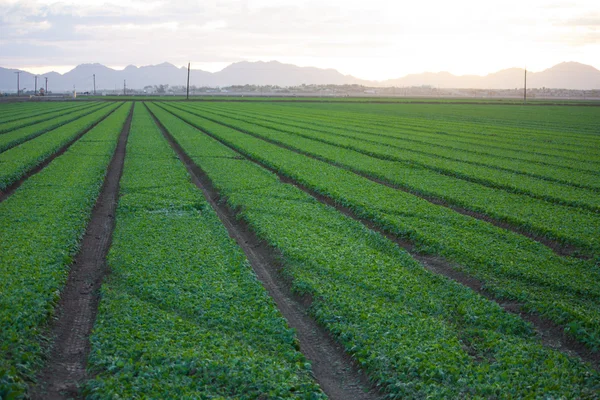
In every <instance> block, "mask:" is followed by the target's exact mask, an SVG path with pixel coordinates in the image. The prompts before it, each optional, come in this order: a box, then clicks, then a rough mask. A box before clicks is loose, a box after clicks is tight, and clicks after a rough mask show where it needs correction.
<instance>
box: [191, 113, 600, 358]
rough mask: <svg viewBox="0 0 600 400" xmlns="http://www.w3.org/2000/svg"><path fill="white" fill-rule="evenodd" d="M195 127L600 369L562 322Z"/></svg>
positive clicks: (555, 346) (594, 354)
mask: <svg viewBox="0 0 600 400" xmlns="http://www.w3.org/2000/svg"><path fill="white" fill-rule="evenodd" d="M182 120H183V119H182ZM183 121H185V120H183ZM185 122H186V123H188V122H187V121H185ZM188 124H189V125H191V126H194V125H193V124H190V123H188ZM194 128H196V129H198V130H199V131H201V132H202V133H204V134H206V135H208V136H210V137H211V138H213V139H215V140H216V141H218V142H219V143H221V144H223V145H224V146H226V147H228V148H229V149H231V150H233V151H235V152H236V153H238V154H241V155H243V156H244V157H245V158H247V159H248V160H250V161H252V162H254V163H255V164H257V165H259V166H260V167H262V168H265V169H267V170H269V171H271V172H272V173H274V174H276V175H277V176H278V177H279V179H280V180H281V181H282V182H285V183H288V184H291V185H294V186H295V187H297V188H298V189H300V190H302V191H304V192H305V193H307V194H309V195H310V196H312V197H314V198H315V199H317V200H318V201H320V202H321V203H323V204H326V205H328V206H331V207H333V208H335V209H336V210H338V211H339V212H341V213H342V214H344V215H346V216H348V217H350V218H352V219H354V220H357V221H359V222H361V223H362V224H363V225H365V226H366V227H367V228H369V229H371V230H373V231H375V232H377V233H379V234H381V235H383V236H385V237H386V238H388V239H389V240H391V241H392V242H394V243H396V244H397V245H398V246H399V247H401V248H403V249H404V250H406V251H407V252H408V253H409V254H410V255H411V256H412V257H413V258H414V259H416V260H417V261H419V262H420V263H421V264H422V265H423V267H424V268H426V269H427V270H429V271H431V272H433V273H436V274H439V275H444V276H446V277H447V278H449V279H452V280H454V281H456V282H458V283H460V284H462V285H464V286H467V287H469V288H470V289H472V290H474V291H475V292H477V293H479V294H481V295H482V296H484V297H485V298H487V299H488V300H490V301H493V302H495V303H497V304H498V305H500V306H501V307H502V308H503V309H504V310H505V311H507V312H509V313H511V314H516V315H519V316H520V317H521V318H523V319H524V320H526V321H528V322H530V323H531V324H532V325H533V326H534V328H535V330H536V332H537V335H538V337H539V338H540V339H541V341H542V343H543V344H544V345H545V346H547V347H550V348H553V349H555V350H558V351H561V352H563V353H565V354H567V355H569V356H571V357H578V358H581V359H582V360H583V361H585V362H588V363H590V364H591V365H592V366H593V367H594V368H595V369H597V370H598V369H600V352H593V351H592V350H590V349H589V348H587V347H586V346H585V345H584V344H583V343H580V342H578V341H577V340H575V339H573V338H571V337H570V336H568V335H567V334H566V333H565V330H564V327H561V326H560V325H558V324H556V323H554V322H552V321H550V320H548V319H546V318H544V317H542V316H540V315H538V314H535V313H528V312H526V311H524V310H523V307H522V304H520V303H518V302H514V301H506V300H503V299H499V298H497V297H495V296H494V295H493V294H492V293H490V292H489V291H486V290H485V286H484V283H483V282H482V281H480V280H478V279H476V278H474V277H472V276H469V275H467V274H466V273H464V272H462V271H460V270H458V269H457V268H456V265H454V264H453V263H451V262H448V261H447V260H445V259H443V258H442V257H438V256H431V255H423V254H419V253H417V252H416V251H415V245H414V244H413V243H411V242H409V241H406V240H403V239H400V238H398V237H397V236H395V235H393V234H390V233H388V232H386V231H384V230H383V229H382V228H380V227H379V226H377V225H376V224H375V223H374V222H372V221H370V220H367V219H365V218H362V217H359V216H357V215H356V214H355V213H354V212H353V211H352V210H351V209H350V208H348V207H344V206H342V205H340V204H337V203H336V202H335V200H333V199H331V198H330V197H327V196H324V195H322V194H320V193H317V192H315V191H314V190H311V189H309V188H307V187H305V186H304V185H302V184H300V183H298V182H296V181H295V180H293V179H291V178H289V177H287V176H285V175H283V174H281V173H279V172H278V171H276V170H274V169H273V168H271V167H269V166H267V165H265V164H263V163H262V162H260V161H258V160H255V159H253V158H251V157H249V156H247V155H245V154H243V153H241V152H240V151H239V150H238V149H236V148H235V147H233V146H231V145H229V144H228V143H226V142H224V141H223V140H221V139H219V138H218V137H216V136H214V135H212V134H211V133H209V132H206V131H205V130H202V129H200V128H198V127H196V126H194Z"/></svg>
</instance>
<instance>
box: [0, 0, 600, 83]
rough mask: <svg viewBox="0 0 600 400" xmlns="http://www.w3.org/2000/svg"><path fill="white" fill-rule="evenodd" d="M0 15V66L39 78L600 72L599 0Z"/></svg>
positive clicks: (144, 7)
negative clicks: (284, 71) (244, 67)
mask: <svg viewBox="0 0 600 400" xmlns="http://www.w3.org/2000/svg"><path fill="white" fill-rule="evenodd" d="M0 11H1V12H0V25H1V27H2V32H3V35H2V37H1V38H0V49H1V53H2V66H4V67H7V68H18V69H23V70H26V71H29V72H32V73H38V74H41V73H44V72H50V71H52V70H54V71H55V72H59V73H64V72H67V71H68V70H70V69H72V68H74V67H75V66H76V65H78V64H82V63H95V62H97V63H101V64H103V65H106V66H109V67H113V68H115V69H119V68H124V67H125V66H126V65H129V64H133V65H136V66H142V65H156V64H160V63H162V62H165V61H168V62H170V63H172V64H174V65H176V66H178V67H179V66H183V65H187V63H188V61H189V62H191V63H192V66H193V68H194V69H202V70H205V71H210V72H216V71H219V70H222V69H223V68H224V67H226V66H227V65H229V64H231V63H234V62H238V61H259V60H262V61H269V60H277V61H280V62H282V63H288V64H294V65H298V66H314V67H318V68H333V69H336V70H338V71H340V72H341V73H343V74H347V75H352V76H355V77H357V78H361V79H368V80H379V81H380V80H385V79H393V78H398V77H402V76H405V75H407V74H412V73H422V72H450V73H452V74H454V75H480V76H483V75H487V74H489V73H494V72H497V71H499V70H502V69H507V68H514V67H517V68H523V67H525V66H527V69H528V70H530V71H536V72H537V71H542V70H544V69H547V68H550V67H552V66H553V65H555V64H559V63H561V62H566V61H575V62H579V63H582V64H587V65H591V66H594V67H595V68H598V69H600V8H599V7H598V6H597V5H596V4H595V2H594V1H554V2H548V1H542V0H533V1H528V2H522V1H516V0H505V1H502V2H484V3H481V2H475V1H466V0H465V1H458V2H453V3H451V4H448V3H446V2H439V1H427V0H424V1H421V2H419V3H418V4H401V3H398V2H397V3H391V4H390V3H389V2H387V1H383V0H372V1H370V2H368V3H365V2H363V1H359V0H343V1H342V0H329V1H313V0H310V1H305V2H302V3H301V4H299V3H298V2H297V1H291V0H280V1H274V0H225V1H218V2H217V1H215V2H210V3H207V2H199V1H187V0H181V1H170V2H166V1H162V0H155V1H152V0H150V1H140V0H119V1H117V0H105V1H104V2H103V4H102V6H98V5H97V2H95V1H91V0H79V1H76V0H65V1H61V2H57V1H54V0H19V1H15V0H0Z"/></svg>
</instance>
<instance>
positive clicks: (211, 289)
mask: <svg viewBox="0 0 600 400" xmlns="http://www.w3.org/2000/svg"><path fill="white" fill-rule="evenodd" d="M115 165H117V167H115ZM119 165H120V166H119ZM115 168H117V169H116V170H115ZM107 171H108V172H107ZM110 185H112V186H113V187H114V188H116V189H114V190H113V192H114V193H113V194H112V195H113V196H114V199H113V200H110V199H109V200H104V201H105V202H107V204H109V203H111V202H112V204H113V205H115V206H114V207H113V208H112V209H111V210H112V211H110V212H105V215H104V214H102V211H101V208H102V207H101V206H100V203H101V201H102V200H101V199H103V198H104V197H105V196H106V195H107V193H109V192H110V189H107V187H111V186H110ZM0 190H1V192H0V226H1V228H0V398H26V397H27V396H33V397H34V398H35V397H39V394H40V393H44V391H49V392H52V391H53V390H54V391H56V393H57V396H59V397H57V398H60V396H63V398H67V397H68V396H83V397H86V398H92V399H105V398H107V399H108V398H216V397H225V398H325V397H330V398H425V397H431V398H599V397H600V373H599V372H598V371H599V368H600V107H596V106H585V105H580V106H562V105H528V106H519V105H514V104H512V105H499V104H457V103H452V102H449V103H440V104H411V103H391V104H382V103H364V102H356V103H355V102H350V101H348V102H318V101H315V102H312V101H302V102H294V101H288V102H269V101H262V100H261V99H254V100H253V101H222V100H220V101H207V100H206V99H205V100H203V101H191V102H184V101H169V102H167V101H135V102H131V101H127V102H112V101H93V102H72V103H60V104H54V103H42V104H2V105H0ZM111 193H112V192H111ZM103 215H104V216H103ZM103 218H104V219H103ZM97 221H100V222H97ZM98 226H105V227H107V228H105V229H104V230H101V231H94V229H97V228H98ZM90 232H102V233H99V234H98V233H96V235H97V241H98V242H99V244H96V243H95V242H94V240H86V237H88V236H90V235H92V236H93V235H94V234H93V233H90ZM86 255H91V256H89V257H91V258H90V259H89V260H88V259H87V258H85V257H86ZM81 260H87V261H81ZM88 262H89V263H88ZM83 264H85V266H84V267H82V265H83ZM81 268H83V269H81ZM85 268H88V269H89V270H91V271H92V272H93V273H94V276H96V278H94V279H95V281H94V282H92V283H89V285H88V286H85V285H84V286H81V285H82V284H81V281H85V279H87V278H85V276H84V278H81V279H80V278H78V276H79V275H77V274H78V272H77V271H82V270H85ZM94 271H95V272H94ZM79 273H80V274H81V272H79ZM78 282H79V283H78ZM78 285H79V286H78ZM72 292H73V293H75V295H72V294H70V293H72ZM81 293H83V294H81ZM80 294H81V295H80ZM85 296H88V300H86V301H85V302H84V301H81V298H83V297H85ZM83 303H85V304H87V305H81V304H83ZM77 307H84V308H83V309H81V310H80V311H77V310H78V308H77ZM78 312H80V313H81V315H84V317H82V318H77V317H76V316H77V315H79V314H77V313H78ZM69 321H76V322H69ZM73 331H77V334H76V335H78V336H77V337H76V338H75V339H72V338H71V336H69V335H70V334H71V333H70V332H73ZM69 338H71V339H69ZM78 341H79V342H78ZM65 343H67V345H65ZM69 343H71V347H69V345H68V344H69ZM74 343H81V346H80V347H77V346H79V345H77V346H75V344H74ZM61 346H67V347H65V348H66V349H67V350H61V349H62V347H61ZM72 347H77V348H76V351H75V350H73V352H74V353H73V355H72V357H71V358H69V361H68V362H67V361H65V360H64V359H63V358H64V357H65V355H64V354H63V353H65V351H66V352H68V351H71V350H72V349H71V348H72ZM69 349H71V350H69ZM69 363H71V364H69ZM54 365H56V367H54ZM61 368H64V369H65V372H64V373H62V372H61V371H60V369H61ZM73 371H75V372H73ZM332 371H333V372H332ZM40 398H41V397H40Z"/></svg>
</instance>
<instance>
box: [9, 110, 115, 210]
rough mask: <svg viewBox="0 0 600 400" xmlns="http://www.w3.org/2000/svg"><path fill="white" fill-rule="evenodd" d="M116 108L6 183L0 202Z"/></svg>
mask: <svg viewBox="0 0 600 400" xmlns="http://www.w3.org/2000/svg"><path fill="white" fill-rule="evenodd" d="M118 108H119V107H117V108H115V109H114V110H112V111H111V112H109V113H108V114H106V115H105V116H104V117H102V118H100V119H99V120H98V121H96V122H94V123H93V124H92V125H90V126H89V127H87V128H85V129H84V130H82V131H81V132H79V133H78V134H77V136H75V137H74V138H73V139H71V140H70V141H69V142H67V144H65V145H64V146H63V147H61V148H60V149H58V150H57V151H56V152H55V153H53V154H52V155H51V156H49V157H48V158H46V159H45V160H44V161H42V162H41V163H39V164H38V165H37V166H35V167H33V168H32V169H30V170H29V171H27V172H26V173H25V174H24V175H23V176H22V177H20V178H19V180H17V181H16V182H14V183H12V184H10V185H8V186H7V187H6V188H5V189H4V190H0V203H1V202H3V201H4V200H6V199H7V198H8V197H9V196H10V195H11V194H13V193H14V191H15V190H17V189H18V188H19V187H20V186H21V185H22V184H23V182H25V181H26V180H27V179H29V178H30V177H31V176H33V175H35V174H37V173H38V172H40V171H41V170H43V169H44V168H46V167H47V166H48V164H50V163H51V162H52V161H53V160H54V159H55V158H56V157H60V156H61V155H63V154H64V153H65V152H66V151H67V150H68V149H69V147H71V146H72V145H73V144H74V143H75V142H76V141H78V140H79V139H81V138H82V137H83V135H85V134H86V133H88V132H89V131H91V130H92V129H94V128H95V127H96V125H98V124H99V123H100V122H102V121H104V120H105V119H106V118H108V116H109V115H111V114H112V113H114V112H115V111H117V109H118Z"/></svg>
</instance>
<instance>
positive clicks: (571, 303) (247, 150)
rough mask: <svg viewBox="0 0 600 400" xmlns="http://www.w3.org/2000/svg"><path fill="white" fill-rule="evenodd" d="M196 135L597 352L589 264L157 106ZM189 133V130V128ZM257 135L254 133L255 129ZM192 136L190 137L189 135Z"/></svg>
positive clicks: (599, 293)
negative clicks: (455, 268)
mask: <svg viewBox="0 0 600 400" xmlns="http://www.w3.org/2000/svg"><path fill="white" fill-rule="evenodd" d="M160 106H161V107H162V109H159V110H158V111H157V112H158V113H160V115H161V116H164V115H165V113H166V110H168V111H169V112H171V113H173V114H174V115H176V116H178V117H179V118H181V120H182V121H181V122H180V123H179V125H180V126H182V127H180V128H178V129H183V121H187V122H188V123H190V124H192V125H194V126H195V127H197V128H199V129H202V130H203V131H204V132H207V133H209V134H211V135H213V136H214V137H216V138H218V139H219V140H221V141H223V142H225V143H227V144H228V145H229V146H232V147H235V149H236V150H238V151H240V152H242V153H243V154H244V155H247V156H249V157H251V158H252V159H255V160H258V161H260V162H261V163H263V164H264V165H267V166H269V167H271V168H273V169H275V170H277V171H278V172H280V173H282V174H284V175H286V176H287V177H290V178H292V179H294V180H296V181H297V182H299V183H301V184H302V185H304V186H307V187H309V188H311V189H313V190H315V191H317V192H318V193H320V194H323V195H325V196H328V197H330V198H331V199H333V200H334V201H335V202H336V203H338V204H342V205H344V206H347V207H350V208H351V209H352V210H353V211H354V212H355V213H356V214H358V215H359V216H360V217H362V218H366V219H369V220H371V221H373V222H374V223H376V224H377V225H378V226H379V227H381V229H384V230H385V231H387V232H389V233H392V234H394V235H396V236H398V237H401V238H403V239H406V240H409V241H411V242H412V243H414V244H415V245H416V248H417V251H419V252H422V253H426V254H435V255H439V256H442V257H444V258H445V259H446V260H448V261H451V262H453V263H456V264H458V265H459V266H460V268H462V269H463V270H464V271H465V272H467V273H469V274H471V275H473V276H475V277H477V278H478V279H480V280H482V281H483V282H484V283H485V285H486V289H487V290H489V291H491V292H493V293H495V294H496V296H498V297H500V298H506V299H512V300H517V301H519V302H522V303H523V304H524V307H525V308H526V309H527V310H531V311H536V312H537V313H540V314H542V315H544V316H547V317H548V318H550V319H552V320H553V321H555V322H556V323H558V324H561V325H563V326H565V327H567V331H568V332H569V333H570V334H571V335H572V336H573V337H574V338H576V339H577V340H579V341H581V342H582V343H585V344H586V345H588V346H589V347H590V348H591V349H594V350H596V351H597V350H600V310H598V306H597V304H598V300H600V290H599V288H598V286H597V285H596V284H595V282H598V280H599V279H600V271H598V268H597V267H596V266H595V265H594V263H593V261H585V260H580V259H575V258H571V257H561V256H558V255H556V254H555V253H554V252H552V251H551V250H550V249H549V248H547V247H545V246H544V245H542V244H540V243H538V242H535V241H533V240H530V239H528V238H526V237H524V236H522V235H519V234H516V233H512V232H510V231H507V230H504V229H501V228H497V227H495V226H493V225H491V224H489V223H487V222H484V221H480V220H476V219H473V218H471V217H468V216H465V215H462V214H459V213H456V212H454V211H452V210H451V209H448V208H445V207H441V206H437V205H434V204H432V203H430V202H428V201H425V200H422V199H420V198H417V197H415V196H413V195H411V194H408V193H406V192H403V191H399V190H395V189H393V188H389V187H386V186H382V185H379V184H377V183H375V182H372V181H370V180H368V179H366V178H364V177H361V176H358V175H356V174H353V173H351V172H349V171H346V170H344V169H340V168H337V167H335V166H332V165H330V164H328V163H325V162H322V161H319V160H315V159H311V158H308V157H306V156H304V155H302V154H298V153H296V152H293V151H290V150H287V149H284V148H281V147H279V146H277V145H275V144H272V143H269V142H266V141H264V140H262V139H261V138H259V137H255V136H252V135H249V134H246V133H244V132H241V131H239V130H235V129H232V128H230V127H228V126H224V125H221V124H219V123H217V122H214V121H211V120H209V119H206V118H202V117H199V116H198V115H196V114H192V113H189V112H186V111H183V110H180V109H179V108H176V107H175V106H172V105H167V104H164V103H163V104H160ZM187 129H188V131H190V130H193V128H191V127H188V128H187ZM255 131H257V132H259V131H260V128H255ZM189 135H190V136H192V133H191V132H190V133H189Z"/></svg>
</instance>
